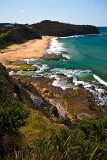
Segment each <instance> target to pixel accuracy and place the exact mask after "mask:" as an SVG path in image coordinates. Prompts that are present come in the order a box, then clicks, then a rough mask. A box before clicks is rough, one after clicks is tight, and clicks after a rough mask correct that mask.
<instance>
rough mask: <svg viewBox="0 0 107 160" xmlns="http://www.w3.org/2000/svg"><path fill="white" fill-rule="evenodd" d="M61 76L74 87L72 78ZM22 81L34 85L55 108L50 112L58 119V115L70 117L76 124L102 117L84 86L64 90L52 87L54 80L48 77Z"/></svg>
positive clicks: (29, 78)
mask: <svg viewBox="0 0 107 160" xmlns="http://www.w3.org/2000/svg"><path fill="white" fill-rule="evenodd" d="M61 76H62V78H65V79H66V80H67V81H69V83H71V84H72V85H73V82H72V78H67V77H65V76H64V75H61ZM21 80H22V81H23V82H24V83H27V84H32V85H33V86H34V87H35V88H36V89H37V90H38V92H39V93H40V94H41V95H42V96H43V97H44V99H46V100H47V101H49V103H50V104H51V105H52V106H54V108H52V107H51V108H50V111H51V113H52V114H54V113H55V114H56V115H55V116H56V117H57V116H58V115H59V117H60V118H61V117H63V118H65V117H68V118H70V120H71V121H74V122H76V121H80V120H82V119H87V120H89V119H98V118H101V117H102V114H101V111H100V107H98V106H97V104H96V103H95V101H94V97H93V95H92V94H91V93H90V92H89V91H87V90H86V89H84V88H83V87H82V86H78V87H77V88H76V89H73V88H68V89H66V90H62V89H61V88H60V87H55V86H53V85H52V83H53V81H54V79H49V78H47V77H34V78H32V77H26V78H23V77H22V78H21ZM56 109H57V111H58V112H57V111H56Z"/></svg>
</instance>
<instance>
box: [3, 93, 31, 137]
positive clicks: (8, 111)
mask: <svg viewBox="0 0 107 160" xmlns="http://www.w3.org/2000/svg"><path fill="white" fill-rule="evenodd" d="M2 97H3V98H2V102H1V103H0V136H1V137H2V136H3V135H4V134H11V133H14V132H16V131H17V129H18V128H20V127H21V126H22V125H24V123H25V119H26V118H27V117H28V115H29V111H28V110H26V109H25V108H24V107H23V106H22V104H21V103H20V102H19V100H18V99H17V98H12V97H11V91H4V93H3V95H2Z"/></svg>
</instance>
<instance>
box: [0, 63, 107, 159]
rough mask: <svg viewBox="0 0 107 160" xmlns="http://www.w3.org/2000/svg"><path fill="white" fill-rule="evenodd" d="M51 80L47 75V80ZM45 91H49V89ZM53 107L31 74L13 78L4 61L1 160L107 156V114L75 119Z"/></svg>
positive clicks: (0, 106)
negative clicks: (34, 84) (52, 108)
mask: <svg viewBox="0 0 107 160" xmlns="http://www.w3.org/2000/svg"><path fill="white" fill-rule="evenodd" d="M11 63H12V62H11ZM27 78H28V79H27ZM24 79H25V80H26V82H25V83H24ZM28 81H29V83H28ZM47 81H48V82H49V80H48V79H46V78H45V79H44V80H43V83H45V84H46V83H47ZM44 94H47V95H48V90H47V89H44ZM75 96H76V97H78V93H77V92H76V93H75ZM55 97H56V98H57V99H60V98H61V99H63V100H68V101H69V99H70V95H65V96H61V95H60V94H58V93H56V94H55ZM51 107H52V104H50V103H49V101H48V100H46V98H45V97H44V98H43V94H42V93H40V92H38V87H37V89H36V87H34V86H33V85H32V84H31V83H30V77H22V79H21V77H20V80H19V77H17V76H16V77H15V76H14V78H12V77H10V76H9V74H8V72H7V71H6V68H5V67H4V66H3V65H1V64H0V159H1V160H2V159H4V160H7V159H10V160H11V159H25V160H26V159H31V160H33V159H38V160H42V159H46V160H47V159H50V160H51V159H53V160H55V159H58V160H61V159H62V160H64V159H65V160H72V159H73V160H76V159H81V160H82V159H84V160H85V159H89V158H90V159H98V160H101V159H102V160H105V159H106V153H107V149H106V148H107V146H106V145H107V119H106V118H103V119H102V118H101V119H99V120H90V121H89V120H85V121H84V120H79V121H77V122H73V121H71V120H70V119H69V118H68V117H66V116H65V118H64V117H55V116H53V114H52V111H51V110H50V109H51ZM54 109H55V108H54ZM54 111H55V110H54ZM53 113H54V112H53ZM71 114H74V113H73V112H72V113H71Z"/></svg>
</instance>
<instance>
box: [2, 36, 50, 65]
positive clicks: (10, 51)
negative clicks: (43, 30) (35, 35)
mask: <svg viewBox="0 0 107 160" xmlns="http://www.w3.org/2000/svg"><path fill="white" fill-rule="evenodd" d="M52 38H53V36H42V39H34V40H30V41H28V42H26V43H24V44H18V45H17V44H14V45H11V46H9V47H8V48H6V49H3V50H0V63H2V64H3V65H4V66H5V67H6V68H11V67H13V66H11V65H6V61H16V60H21V59H24V58H39V57H41V56H42V55H43V54H46V50H47V49H48V48H49V45H50V39H52Z"/></svg>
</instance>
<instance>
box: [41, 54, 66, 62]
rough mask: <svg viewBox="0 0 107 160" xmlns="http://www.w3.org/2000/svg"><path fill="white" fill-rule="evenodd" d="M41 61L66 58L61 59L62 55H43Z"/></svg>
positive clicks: (64, 58)
mask: <svg viewBox="0 0 107 160" xmlns="http://www.w3.org/2000/svg"><path fill="white" fill-rule="evenodd" d="M42 59H43V60H46V61H49V60H67V58H66V57H63V56H62V54H58V55H57V54H44V55H43V57H42Z"/></svg>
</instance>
